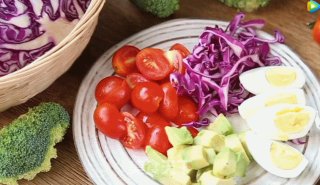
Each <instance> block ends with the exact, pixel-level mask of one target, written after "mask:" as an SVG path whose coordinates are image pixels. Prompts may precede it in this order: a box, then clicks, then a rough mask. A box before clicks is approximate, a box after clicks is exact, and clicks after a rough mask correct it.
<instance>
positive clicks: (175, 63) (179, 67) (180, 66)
mask: <svg viewBox="0 0 320 185" xmlns="http://www.w3.org/2000/svg"><path fill="white" fill-rule="evenodd" d="M165 57H166V58H167V59H168V61H169V63H170V66H171V71H178V72H179V73H183V74H184V73H185V71H186V67H185V64H184V63H183V59H182V56H181V54H180V53H179V51H177V50H171V51H167V52H166V53H165Z"/></svg>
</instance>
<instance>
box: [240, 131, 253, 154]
mask: <svg viewBox="0 0 320 185" xmlns="http://www.w3.org/2000/svg"><path fill="white" fill-rule="evenodd" d="M246 134H247V132H241V133H239V134H238V137H239V139H240V142H241V144H242V146H243V148H244V150H245V151H246V154H247V156H248V157H249V159H250V160H253V158H252V155H251V153H250V151H249V149H248V145H247V140H246Z"/></svg>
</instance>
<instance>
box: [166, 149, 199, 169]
mask: <svg viewBox="0 0 320 185" xmlns="http://www.w3.org/2000/svg"><path fill="white" fill-rule="evenodd" d="M186 147H187V146H186V145H178V146H175V147H172V148H170V149H169V150H168V151H167V155H168V161H169V163H170V164H171V166H172V168H175V169H179V170H181V171H183V172H184V173H186V174H188V175H190V174H191V173H192V171H193V170H192V169H191V168H189V167H188V165H187V164H186V162H185V161H184V160H183V158H182V153H183V151H184V149H185V148H186Z"/></svg>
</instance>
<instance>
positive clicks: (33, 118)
mask: <svg viewBox="0 0 320 185" xmlns="http://www.w3.org/2000/svg"><path fill="white" fill-rule="evenodd" d="M69 122H70V117H69V115H68V113H67V112H66V110H65V109H64V108H63V107H62V106H60V105H58V104H56V103H42V104H40V105H39V106H37V107H35V108H32V109H30V110H29V112H28V113H26V114H24V115H22V116H20V117H19V118H17V119H16V120H14V121H13V122H12V124H10V125H9V126H7V127H4V128H3V129H2V130H0V184H1V183H3V184H8V185H16V184H18V183H17V180H20V179H27V180H32V179H33V178H34V177H35V176H36V175H37V174H38V173H40V172H47V171H49V170H50V168H51V162H50V160H51V159H52V158H57V150H56V149H55V148H54V145H55V144H56V143H58V142H60V141H61V140H62V139H63V136H64V135H65V133H66V130H67V128H68V127H69V125H70V123H69Z"/></svg>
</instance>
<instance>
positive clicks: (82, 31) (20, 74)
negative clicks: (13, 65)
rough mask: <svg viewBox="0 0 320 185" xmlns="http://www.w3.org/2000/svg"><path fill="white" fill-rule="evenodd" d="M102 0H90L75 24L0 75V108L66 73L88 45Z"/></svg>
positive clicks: (33, 93)
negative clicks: (13, 69) (32, 56)
mask: <svg viewBox="0 0 320 185" xmlns="http://www.w3.org/2000/svg"><path fill="white" fill-rule="evenodd" d="M104 3H105V0H92V1H91V4H90V6H89V8H88V9H87V11H86V13H85V14H84V16H83V17H82V18H81V20H80V21H79V23H78V24H77V25H76V27H75V28H74V29H73V30H72V31H71V33H69V34H68V36H67V37H66V38H65V39H63V40H62V41H61V42H60V43H59V44H58V45H57V46H55V47H54V48H52V49H51V50H50V51H48V52H47V53H46V54H44V55H43V56H41V57H40V58H38V59H37V60H36V61H34V62H33V63H31V64H29V65H28V66H26V67H24V68H22V69H20V70H18V71H16V72H13V73H11V74H8V75H6V76H4V77H1V78H0V111H3V110H5V109H8V108H10V107H12V106H15V105H19V104H21V103H24V102H26V101H27V100H29V99H30V98H32V97H33V96H35V95H36V94H38V93H40V92H42V91H43V90H45V89H46V88H48V87H49V86H50V85H51V84H52V83H53V82H54V81H55V80H56V79H57V78H58V77H60V76H61V75H62V74H63V73H65V72H66V71H67V70H68V69H69V68H70V67H71V65H72V64H73V63H74V61H75V60H76V59H77V58H78V57H79V56H80V54H81V53H82V51H83V50H84V48H85V47H86V46H87V44H88V42H89V40H90V38H91V36H92V34H93V31H94V29H95V27H96V25H97V23H98V16H99V13H100V11H101V9H102V7H103V5H104Z"/></svg>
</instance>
